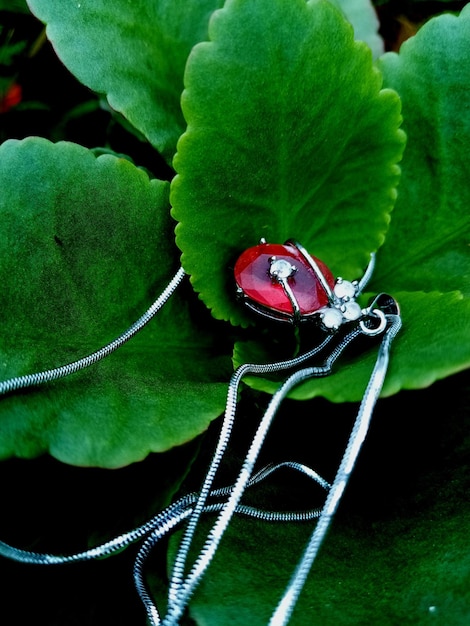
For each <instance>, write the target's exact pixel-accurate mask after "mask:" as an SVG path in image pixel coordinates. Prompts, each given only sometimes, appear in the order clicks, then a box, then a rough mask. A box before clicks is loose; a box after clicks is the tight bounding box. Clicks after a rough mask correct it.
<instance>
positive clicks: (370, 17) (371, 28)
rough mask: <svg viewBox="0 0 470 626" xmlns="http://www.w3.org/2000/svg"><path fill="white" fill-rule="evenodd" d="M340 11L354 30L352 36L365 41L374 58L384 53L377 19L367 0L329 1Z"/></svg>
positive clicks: (372, 7)
mask: <svg viewBox="0 0 470 626" xmlns="http://www.w3.org/2000/svg"><path fill="white" fill-rule="evenodd" d="M331 1H332V2H333V4H335V5H336V6H338V7H339V8H340V9H342V11H343V13H344V14H345V16H346V17H347V18H348V21H349V22H351V24H352V26H353V28H354V36H355V38H356V39H358V40H359V41H365V42H366V43H367V45H368V46H369V47H370V49H371V50H372V54H373V55H374V57H378V56H380V55H381V54H383V52H384V42H383V39H382V37H381V36H380V35H379V26H380V24H379V19H378V17H377V13H376V10H375V8H374V4H373V3H372V2H370V1H369V0H331Z"/></svg>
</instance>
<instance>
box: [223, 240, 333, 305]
mask: <svg viewBox="0 0 470 626" xmlns="http://www.w3.org/2000/svg"><path fill="white" fill-rule="evenodd" d="M273 257H275V258H276V261H277V260H281V259H282V260H285V261H288V262H289V263H290V264H291V265H292V266H294V267H295V272H293V273H292V275H291V276H289V277H288V278H287V281H288V284H289V286H290V288H291V290H292V292H293V294H294V296H295V299H296V300H297V303H298V305H299V308H300V314H301V315H310V314H312V313H315V312H316V311H318V310H319V309H321V308H323V307H324V306H326V305H327V304H328V294H327V293H326V291H325V289H324V287H323V286H322V284H321V282H320V279H319V278H318V276H317V274H316V273H315V271H314V270H313V268H312V267H311V266H310V265H309V263H308V261H307V259H306V258H305V257H304V255H303V254H302V253H301V251H300V250H299V249H298V248H296V247H295V246H294V245H293V244H283V245H282V244H271V243H261V244H259V245H258V246H254V247H253V248H248V250H245V252H243V254H242V255H241V256H240V257H239V258H238V260H237V262H236V263H235V268H234V273H235V280H236V282H237V285H238V287H239V288H240V289H241V290H242V291H243V293H244V295H245V296H246V297H247V298H248V299H249V300H251V301H252V302H253V303H254V304H255V305H259V306H260V307H262V308H267V309H270V310H272V311H274V312H278V313H280V314H285V315H287V316H292V314H293V310H292V304H291V301H290V300H289V298H288V296H287V294H286V293H285V291H284V288H283V286H282V284H280V282H279V281H277V280H276V279H275V278H273V276H272V275H271V274H270V268H271V264H272V258H273ZM312 259H313V260H314V261H315V263H316V264H317V265H318V267H319V269H320V271H321V273H322V274H323V277H324V278H325V280H326V282H327V283H328V285H329V286H330V288H331V289H333V287H334V284H335V280H334V277H333V274H332V273H331V272H330V270H329V269H328V268H327V267H326V265H325V264H324V263H323V262H322V261H320V260H319V259H317V258H315V257H312Z"/></svg>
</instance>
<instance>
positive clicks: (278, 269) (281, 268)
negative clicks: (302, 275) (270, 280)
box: [269, 259, 296, 279]
mask: <svg viewBox="0 0 470 626" xmlns="http://www.w3.org/2000/svg"><path fill="white" fill-rule="evenodd" d="M295 271H296V267H295V265H291V264H290V263H289V261H286V260H285V259H276V260H274V261H272V263H271V267H270V268H269V273H270V274H271V276H273V277H274V278H280V279H281V278H289V276H292V275H293V274H294V272H295Z"/></svg>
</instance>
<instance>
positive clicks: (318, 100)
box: [171, 0, 404, 324]
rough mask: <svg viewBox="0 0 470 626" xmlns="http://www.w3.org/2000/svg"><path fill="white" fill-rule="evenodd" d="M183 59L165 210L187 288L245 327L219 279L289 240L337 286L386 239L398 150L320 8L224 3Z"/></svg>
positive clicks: (379, 99) (391, 124)
mask: <svg viewBox="0 0 470 626" xmlns="http://www.w3.org/2000/svg"><path fill="white" fill-rule="evenodd" d="M209 36H210V42H204V43H201V44H199V45H197V46H195V48H193V51H192V52H191V55H190V57H189V59H188V64H187V69H186V78H185V84H186V89H185V91H184V93H183V96H182V106H183V111H184V114H185V117H186V120H187V122H188V129H187V131H186V133H185V134H184V135H183V136H182V137H181V139H180V141H179V143H178V152H177V154H176V157H175V160H174V165H175V168H176V171H177V173H178V175H177V176H176V177H175V178H174V179H173V181H172V191H171V202H172V205H173V210H174V216H175V218H176V219H177V220H178V221H179V222H180V223H179V224H178V226H177V230H176V232H177V244H178V245H179V247H180V248H181V249H182V251H183V256H182V261H183V265H184V267H185V269H186V271H187V272H188V273H189V274H191V279H192V283H193V286H194V287H195V289H196V291H198V292H199V293H200V295H201V298H202V299H203V300H204V302H205V304H206V305H207V306H208V307H209V308H210V309H212V312H213V314H214V316H215V317H217V318H222V319H230V321H231V322H233V323H236V324H240V323H246V317H245V316H244V313H243V311H242V310H241V308H240V307H239V306H237V304H236V303H235V301H234V297H233V294H234V288H233V279H232V278H231V272H230V268H231V266H233V263H234V261H235V259H236V257H237V256H238V255H239V254H240V253H241V252H242V251H243V250H244V249H245V248H247V247H249V246H250V245H253V244H255V243H257V241H258V240H259V238H260V237H265V238H266V239H267V240H268V241H270V242H282V241H284V240H285V239H287V238H289V237H293V238H297V239H298V240H299V241H301V242H302V243H303V245H305V246H306V247H308V248H309V249H310V251H311V252H312V253H313V254H315V255H318V256H319V257H320V258H321V259H322V260H324V261H325V262H326V263H328V264H329V265H330V267H331V268H332V270H333V271H335V272H337V273H341V275H343V276H349V275H351V274H352V275H353V276H355V275H356V274H359V273H360V271H361V270H362V268H363V267H364V265H365V264H366V262H367V260H368V256H369V253H370V252H371V251H373V250H376V249H377V248H378V247H379V246H380V245H381V244H382V243H383V240H384V237H385V232H386V230H387V227H388V223H389V212H390V210H391V208H392V206H393V203H394V200H395V197H396V191H395V186H396V184H397V182H398V175H399V170H398V166H397V161H399V159H400V157H401V153H402V150H403V147H404V135H403V133H402V132H401V131H400V130H399V129H398V126H399V124H400V120H401V118H400V102H399V99H398V97H397V95H396V94H395V93H394V92H393V91H392V90H381V80H382V79H381V76H380V73H379V72H378V71H377V70H376V69H375V68H374V67H373V65H372V55H371V52H370V49H369V48H368V47H367V46H366V45H365V44H364V43H361V42H355V41H354V38H353V30H352V28H351V26H350V24H349V23H348V22H347V21H346V20H345V18H344V17H343V16H342V14H341V13H340V12H339V11H338V10H337V9H336V8H335V7H333V6H332V5H331V4H330V3H328V2H324V1H322V0H320V1H311V2H308V3H306V2H304V0H275V1H274V2H273V0H259V1H258V2H256V3H252V2H249V1H247V0H229V2H227V3H226V5H225V7H224V8H223V9H221V10H220V11H218V12H216V13H214V15H213V17H212V19H211V22H210V25H209Z"/></svg>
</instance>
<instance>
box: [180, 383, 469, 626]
mask: <svg viewBox="0 0 470 626" xmlns="http://www.w3.org/2000/svg"><path fill="white" fill-rule="evenodd" d="M469 392H470V389H469V387H468V377H465V376H462V375H461V376H456V377H453V378H451V379H448V380H446V381H440V382H439V383H438V384H436V385H435V386H434V387H433V389H432V390H425V391H423V390H418V391H413V392H407V393H403V394H400V395H398V396H395V397H394V398H389V399H387V400H384V401H381V402H380V403H379V406H378V408H377V411H376V416H375V418H374V421H373V425H372V428H371V431H370V433H369V436H368V438H367V440H366V442H365V444H364V450H363V454H362V455H361V458H360V460H359V462H358V465H357V467H356V469H355V471H354V474H353V477H352V479H351V482H350V484H349V486H348V489H347V491H346V494H345V496H344V499H343V501H342V504H341V507H340V510H339V513H338V515H337V518H336V519H335V520H334V521H333V525H332V528H331V530H330V531H329V534H328V536H327V538H326V541H325V544H324V545H323V546H322V548H321V551H320V554H319V556H318V559H317V560H316V562H315V563H314V566H313V568H312V570H311V572H310V576H309V578H308V580H307V583H306V586H305V588H304V590H303V592H302V594H301V596H300V599H299V603H298V605H297V608H296V610H295V611H294V614H293V616H292V619H291V621H290V622H289V624H291V625H292V626H310V625H311V624H321V625H322V626H330V625H331V626H338V625H340V626H358V625H359V624H373V625H374V626H375V625H380V626H394V625H396V624H403V625H406V626H418V625H419V626H428V625H429V626H431V625H433V624H438V625H439V626H441V625H442V626H444V625H445V626H464V625H465V624H467V623H468V619H469V616H470V584H469V583H470V557H469V552H468V548H467V546H468V516H469V514H470V507H469V502H468V486H469V485H468V483H469V479H468V471H467V467H468V457H469V452H470V439H469V437H468V432H469V431H468V426H469V415H470V413H469V410H468V409H469V401H470V395H469ZM443 397H445V398H446V410H445V416H443V415H442V414H441V413H440V412H436V411H435V406H436V403H437V404H439V403H440V402H441V401H442V398H443ZM415 407H419V409H418V410H417V411H413V415H412V417H411V415H410V409H413V408H415ZM355 410H356V407H353V406H349V407H348V406H347V405H341V406H334V405H331V404H329V403H327V402H325V401H323V400H315V401H313V402H311V403H295V402H290V403H288V406H286V407H284V410H283V411H281V414H280V415H279V416H278V418H277V419H276V422H275V424H274V426H273V428H272V432H271V433H270V437H269V439H268V441H267V444H266V448H267V449H266V450H265V451H264V459H263V462H262V464H263V463H265V462H267V461H271V460H278V459H279V460H283V461H284V460H286V459H292V460H294V459H295V460H297V461H301V462H305V463H307V464H309V465H310V466H311V467H313V468H314V469H316V470H317V471H319V472H320V473H321V474H322V475H323V476H324V477H325V478H327V479H330V478H331V476H332V475H333V471H334V470H333V468H334V463H335V460H339V458H340V454H341V452H340V450H341V443H342V442H345V441H346V438H347V431H348V425H350V424H351V421H352V419H353V416H354V413H355ZM252 419H254V416H252ZM410 419H413V423H414V426H413V428H410ZM247 426H248V425H247V424H245V427H244V428H245V430H249V429H248V428H247ZM240 437H241V435H240ZM245 445H246V446H247V447H248V445H249V442H247V441H245ZM240 450H241V445H240V441H239V440H238V441H237V448H236V455H237V456H238V457H239V456H240ZM232 451H233V447H232ZM398 458H399V461H397V459H398ZM234 462H235V458H234V459H233V460H232V463H230V464H229V465H228V468H229V470H228V471H230V472H233V464H234ZM322 497H324V496H322V492H321V490H320V489H319V488H318V487H315V486H314V485H312V484H311V483H310V484H309V482H307V481H306V480H305V479H304V478H302V477H299V476H296V474H295V473H294V472H292V471H290V472H289V471H288V470H284V471H283V472H281V473H279V475H277V476H276V475H274V476H272V477H271V478H270V479H269V480H268V484H266V485H259V486H257V487H254V488H253V493H252V494H250V490H249V491H247V493H246V496H245V498H244V499H245V501H246V503H249V504H252V505H254V506H258V507H266V508H267V509H269V510H273V509H276V508H278V509H289V510H301V509H306V508H309V507H314V506H318V505H320V504H321V502H322ZM210 523H213V519H212V520H210V521H209V520H207V521H206V522H205V524H204V531H205V532H207V530H208V525H209V524H210ZM314 525H315V522H313V521H312V522H306V523H304V524H286V525H284V524H278V523H274V524H268V523H262V522H256V521H253V520H246V519H234V520H233V521H232V523H231V525H230V527H229V530H228V531H227V534H226V536H224V538H223V540H222V542H221V546H220V548H219V552H218V553H217V555H216V558H215V559H214V562H213V563H212V564H211V566H210V567H209V569H208V572H207V575H206V577H205V578H204V579H203V581H202V584H201V586H200V588H198V589H197V591H196V593H195V595H194V598H193V599H192V601H191V606H190V614H191V617H193V619H195V621H196V623H197V624H198V626H203V625H204V626H216V625H218V624H234V625H237V626H238V625H240V626H241V625H244V624H250V626H264V625H265V624H267V623H268V621H269V617H270V615H271V613H272V611H273V609H274V607H275V606H276V604H277V602H278V601H279V599H280V596H281V594H282V592H283V590H284V587H285V585H286V584H287V582H288V580H289V578H290V575H291V574H292V572H293V569H294V567H295V564H296V562H297V560H298V559H299V558H300V554H301V552H302V550H303V548H304V546H305V545H306V543H307V540H308V537H309V535H310V533H311V532H312V530H313V528H314ZM202 534H203V533H202V529H201V535H202Z"/></svg>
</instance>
